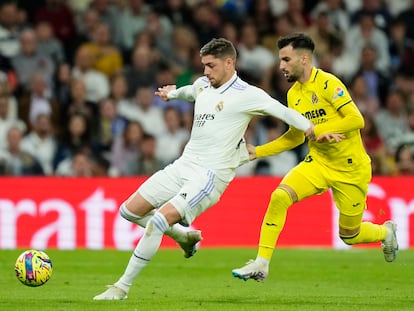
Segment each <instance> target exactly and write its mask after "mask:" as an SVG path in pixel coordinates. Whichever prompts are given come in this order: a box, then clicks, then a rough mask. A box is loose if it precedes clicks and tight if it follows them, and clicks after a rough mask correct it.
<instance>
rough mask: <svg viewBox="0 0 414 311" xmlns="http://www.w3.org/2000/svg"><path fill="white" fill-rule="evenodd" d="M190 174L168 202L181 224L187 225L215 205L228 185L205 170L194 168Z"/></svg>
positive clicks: (211, 172)
mask: <svg viewBox="0 0 414 311" xmlns="http://www.w3.org/2000/svg"><path fill="white" fill-rule="evenodd" d="M191 174H192V175H190V176H186V177H187V178H186V181H185V183H184V184H183V185H182V187H181V189H180V191H179V192H178V193H177V194H176V195H175V196H174V197H173V198H172V199H171V200H170V203H171V204H172V205H173V206H174V207H175V208H176V209H177V210H178V212H179V213H180V215H181V219H182V222H183V223H185V224H187V225H190V224H191V223H192V222H193V221H194V219H195V218H196V217H198V216H199V215H200V214H201V213H203V212H204V211H206V210H207V209H208V208H210V207H211V206H213V205H214V204H216V203H217V202H218V201H219V199H220V197H221V195H222V193H223V192H224V190H225V189H226V188H227V185H228V183H227V182H223V181H221V180H220V179H218V178H217V177H216V176H215V174H214V172H213V171H211V170H208V169H205V168H201V167H198V168H197V167H195V168H193V171H192V172H191Z"/></svg>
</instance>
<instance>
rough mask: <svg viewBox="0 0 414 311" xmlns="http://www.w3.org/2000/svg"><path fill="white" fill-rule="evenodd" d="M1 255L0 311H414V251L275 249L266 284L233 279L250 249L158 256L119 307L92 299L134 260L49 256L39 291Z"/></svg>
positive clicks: (11, 255)
mask: <svg viewBox="0 0 414 311" xmlns="http://www.w3.org/2000/svg"><path fill="white" fill-rule="evenodd" d="M21 252H22V250H0V276H1V277H0V310H1V311H9V310H10V311H17V310H19V311H20V310H21V311H26V310H27V311H29V310H30V311H33V310H42V311H49V310H50V311H60V310H64V311H66V310H68V311H69V310H70V311H78V310H80V311H84V310H87V311H93V310H99V311H106V310H117V311H118V310H119V311H122V310H132V311H134V310H137V311H138V310H151V311H158V310H214V311H227V310H237V311H243V310H253V311H256V310H281V311H284V310H300V311H308V310H309V311H313V310H315V311H320V310H329V311H330V310H359V311H365V310H375V311H381V310H387V311H390V310H398V311H401V310H414V250H409V251H400V253H399V256H398V259H397V261H396V262H394V263H391V264H390V263H386V262H385V261H384V260H383V256H382V253H381V250H380V249H352V250H347V251H338V250H326V249H324V250H319V249H278V250H277V251H276V252H275V255H274V257H273V261H272V264H271V270H270V276H269V278H268V279H267V280H266V282H264V283H256V282H254V281H251V280H249V281H247V282H244V281H242V280H239V279H236V278H233V277H232V275H231V270H232V269H233V268H236V267H239V266H241V265H243V264H244V263H245V261H247V260H248V259H249V258H253V257H255V255H256V250H255V249H234V248H231V249H201V250H200V251H199V252H198V253H197V254H196V255H195V256H194V257H193V258H190V259H184V258H183V257H182V254H181V252H180V251H179V250H178V249H162V250H160V251H159V252H158V253H157V255H156V256H155V257H154V259H153V260H152V262H151V263H150V264H149V265H148V266H147V267H146V268H145V269H144V270H143V272H142V273H141V275H140V276H139V277H138V278H137V280H136V282H135V283H134V285H133V287H132V288H131V291H130V293H129V298H128V299H127V300H124V301H93V300H92V297H93V296H94V295H96V294H98V293H100V292H102V291H103V290H105V285H106V284H111V283H112V282H114V281H115V280H117V278H118V277H119V276H120V275H121V273H122V271H123V269H124V267H125V266H126V264H127V262H128V260H129V257H130V254H131V252H129V251H128V252H126V251H112V250H111V251H110V250H105V251H89V250H76V251H59V250H47V253H48V254H49V256H50V257H51V259H52V261H53V265H54V271H53V275H52V278H51V279H50V280H49V281H48V282H47V283H46V284H45V285H43V286H41V287H36V288H30V287H26V286H24V285H22V284H21V283H20V282H19V281H18V280H17V278H16V277H15V275H14V269H13V266H14V261H15V260H16V258H17V256H18V255H19V254H20V253H21Z"/></svg>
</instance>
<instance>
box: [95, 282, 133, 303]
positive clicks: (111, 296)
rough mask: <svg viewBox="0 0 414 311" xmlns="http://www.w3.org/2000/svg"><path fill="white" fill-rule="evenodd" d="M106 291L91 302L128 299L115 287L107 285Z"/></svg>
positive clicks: (125, 294)
mask: <svg viewBox="0 0 414 311" xmlns="http://www.w3.org/2000/svg"><path fill="white" fill-rule="evenodd" d="M107 287H108V289H107V290H106V291H104V292H103V293H102V294H99V295H96V296H95V297H93V300H124V299H127V298H128V295H127V293H126V292H125V291H124V290H122V289H120V288H119V287H116V286H115V285H107Z"/></svg>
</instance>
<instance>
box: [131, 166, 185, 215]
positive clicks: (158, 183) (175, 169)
mask: <svg viewBox="0 0 414 311" xmlns="http://www.w3.org/2000/svg"><path fill="white" fill-rule="evenodd" d="M176 163H177V162H174V163H173V164H171V165H168V166H167V167H165V168H164V169H162V170H160V171H158V172H156V173H155V174H153V175H152V176H151V177H149V178H148V179H147V180H146V181H145V182H144V183H143V184H142V185H141V186H140V187H139V188H138V190H137V193H139V195H141V196H142V198H144V199H145V200H146V201H147V202H149V203H150V204H151V205H152V206H153V207H154V208H159V207H161V206H162V205H163V204H165V203H166V202H168V201H169V200H171V198H173V197H174V196H175V195H176V194H177V193H178V192H179V191H180V189H181V187H182V185H183V183H184V180H183V177H182V174H181V172H182V170H185V167H180V165H179V164H176Z"/></svg>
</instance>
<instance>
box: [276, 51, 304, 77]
mask: <svg viewBox="0 0 414 311" xmlns="http://www.w3.org/2000/svg"><path fill="white" fill-rule="evenodd" d="M303 57H304V56H303V54H302V53H299V52H298V51H297V50H294V49H293V48H292V46H291V45H288V46H285V47H284V48H282V49H280V50H279V59H280V65H279V68H280V70H281V71H282V72H283V74H284V75H285V78H286V80H287V81H288V82H295V81H297V80H299V79H300V77H301V76H302V75H303V72H304V67H303Z"/></svg>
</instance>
